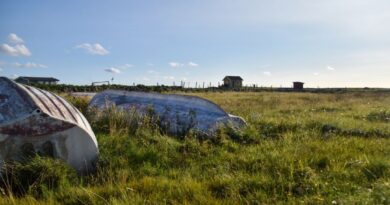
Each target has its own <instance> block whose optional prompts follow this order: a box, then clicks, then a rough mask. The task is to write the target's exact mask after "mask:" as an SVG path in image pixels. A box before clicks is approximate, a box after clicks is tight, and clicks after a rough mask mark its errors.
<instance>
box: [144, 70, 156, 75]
mask: <svg viewBox="0 0 390 205" xmlns="http://www.w3.org/2000/svg"><path fill="white" fill-rule="evenodd" d="M147 72H148V74H150V75H157V74H158V72H157V71H155V70H148V71H147Z"/></svg>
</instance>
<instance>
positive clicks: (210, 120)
mask: <svg viewBox="0 0 390 205" xmlns="http://www.w3.org/2000/svg"><path fill="white" fill-rule="evenodd" d="M112 105H115V106H116V107H117V108H119V109H124V110H126V109H127V110H129V109H136V110H137V111H139V113H141V114H142V113H146V112H147V111H148V110H150V109H152V111H153V113H154V114H155V115H156V116H157V117H158V118H159V121H160V123H161V125H162V127H164V128H166V130H167V132H169V133H171V134H183V133H186V132H187V131H189V130H192V131H194V132H196V133H199V134H205V135H207V136H212V135H213V134H214V133H215V131H216V130H217V129H218V128H220V127H221V126H231V127H234V128H240V127H242V126H244V125H246V123H245V121H244V120H243V119H242V118H241V117H238V116H234V115H230V114H228V113H226V112H225V111H224V110H223V109H222V108H221V107H220V106H218V105H216V104H215V103H213V102H211V101H209V100H206V99H203V98H200V97H195V96H186V95H176V94H158V93H145V92H128V91H118V90H107V91H104V92H101V93H98V94H96V95H95V96H94V97H93V98H92V100H91V101H90V104H89V108H90V109H92V108H93V107H95V108H97V109H98V110H101V109H106V108H107V107H108V106H112Z"/></svg>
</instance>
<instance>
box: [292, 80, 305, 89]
mask: <svg viewBox="0 0 390 205" xmlns="http://www.w3.org/2000/svg"><path fill="white" fill-rule="evenodd" d="M303 84H305V83H303V82H299V81H295V82H293V85H294V90H303Z"/></svg>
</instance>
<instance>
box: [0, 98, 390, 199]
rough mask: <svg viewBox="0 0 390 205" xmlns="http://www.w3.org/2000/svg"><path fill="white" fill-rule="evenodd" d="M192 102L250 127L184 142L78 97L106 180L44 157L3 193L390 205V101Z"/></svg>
mask: <svg viewBox="0 0 390 205" xmlns="http://www.w3.org/2000/svg"><path fill="white" fill-rule="evenodd" d="M187 94H188V93H187ZM192 95H198V96H201V97H205V98H208V99H210V100H212V101H214V102H216V103H217V104H220V105H221V106H222V107H223V108H224V109H225V110H227V111H228V112H230V113H232V114H235V115H239V116H242V117H244V119H245V120H246V121H247V122H248V127H246V128H244V129H243V130H241V131H236V130H229V129H224V130H220V132H218V134H217V135H216V136H215V137H213V138H210V139H203V138H199V137H197V136H196V135H194V134H193V133H188V134H186V135H185V136H184V137H180V138H178V137H175V136H171V135H167V134H165V133H164V132H162V131H161V129H160V128H159V126H158V123H157V122H156V121H153V120H152V119H153V118H142V117H140V116H139V115H138V114H137V113H136V112H135V110H130V111H128V112H120V111H118V110H117V109H114V108H112V109H108V110H106V111H105V112H103V113H99V114H100V115H101V116H100V117H99V118H95V117H96V112H93V113H95V115H93V114H91V113H88V112H86V110H85V109H83V108H84V107H86V105H87V100H86V99H84V100H80V99H78V98H75V99H72V98H70V100H71V101H72V102H73V103H74V104H75V105H76V106H78V107H80V108H82V109H81V110H83V111H84V112H85V114H86V116H88V118H89V120H90V122H91V124H92V127H93V129H94V130H95V132H96V135H97V138H98V142H99V149H100V158H99V162H98V165H97V166H98V169H97V172H96V173H94V174H92V175H88V176H76V175H72V174H71V172H68V171H63V170H68V168H65V167H67V166H66V165H65V164H63V163H62V162H60V161H58V160H52V159H50V160H49V159H44V158H40V157H38V156H37V157H35V158H33V160H32V161H31V162H30V163H25V164H18V165H17V167H18V168H17V169H9V170H10V172H11V173H12V174H11V173H10V172H7V173H8V175H7V174H5V175H4V174H3V178H4V177H7V179H9V178H11V179H12V180H11V181H13V182H18V180H19V181H23V180H26V179H27V182H28V183H27V182H26V183H25V182H23V183H19V182H18V183H19V184H21V186H15V187H19V188H20V187H21V188H22V190H24V191H23V192H20V193H19V192H17V191H15V190H14V189H12V187H13V186H8V187H7V186H3V188H2V190H3V196H2V198H1V199H0V204H39V203H49V204H56V203H62V204H145V203H146V204H297V203H304V204H355V203H357V204H390V158H389V156H390V124H389V122H388V121H387V120H386V118H387V117H386V116H387V110H389V109H390V107H389V106H390V95H389V94H381V93H358V94H356V93H355V94H353V93H345V94H312V93H236V92H230V93H192ZM384 111H385V112H384ZM383 116H385V117H383ZM383 119H384V120H383ZM32 164H34V165H32ZM60 164H62V165H61V166H60ZM42 167H46V168H42ZM22 170H28V171H26V172H24V171H23V172H22ZM21 173H28V174H21ZM35 173H40V174H39V175H38V177H37V175H35ZM29 176H31V177H29ZM31 178H33V179H37V180H33V182H31V181H29V180H30V179H31ZM38 179H39V180H38ZM48 181H49V183H48ZM52 181H56V183H54V184H53V183H51V182H52ZM8 182H9V180H8ZM8 184H9V183H8ZM14 184H15V183H14ZM6 185H7V184H6Z"/></svg>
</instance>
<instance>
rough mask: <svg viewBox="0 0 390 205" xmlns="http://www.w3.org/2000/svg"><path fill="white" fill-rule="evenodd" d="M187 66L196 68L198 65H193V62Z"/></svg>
mask: <svg viewBox="0 0 390 205" xmlns="http://www.w3.org/2000/svg"><path fill="white" fill-rule="evenodd" d="M188 66H190V67H198V66H199V64H197V63H194V62H188Z"/></svg>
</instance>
